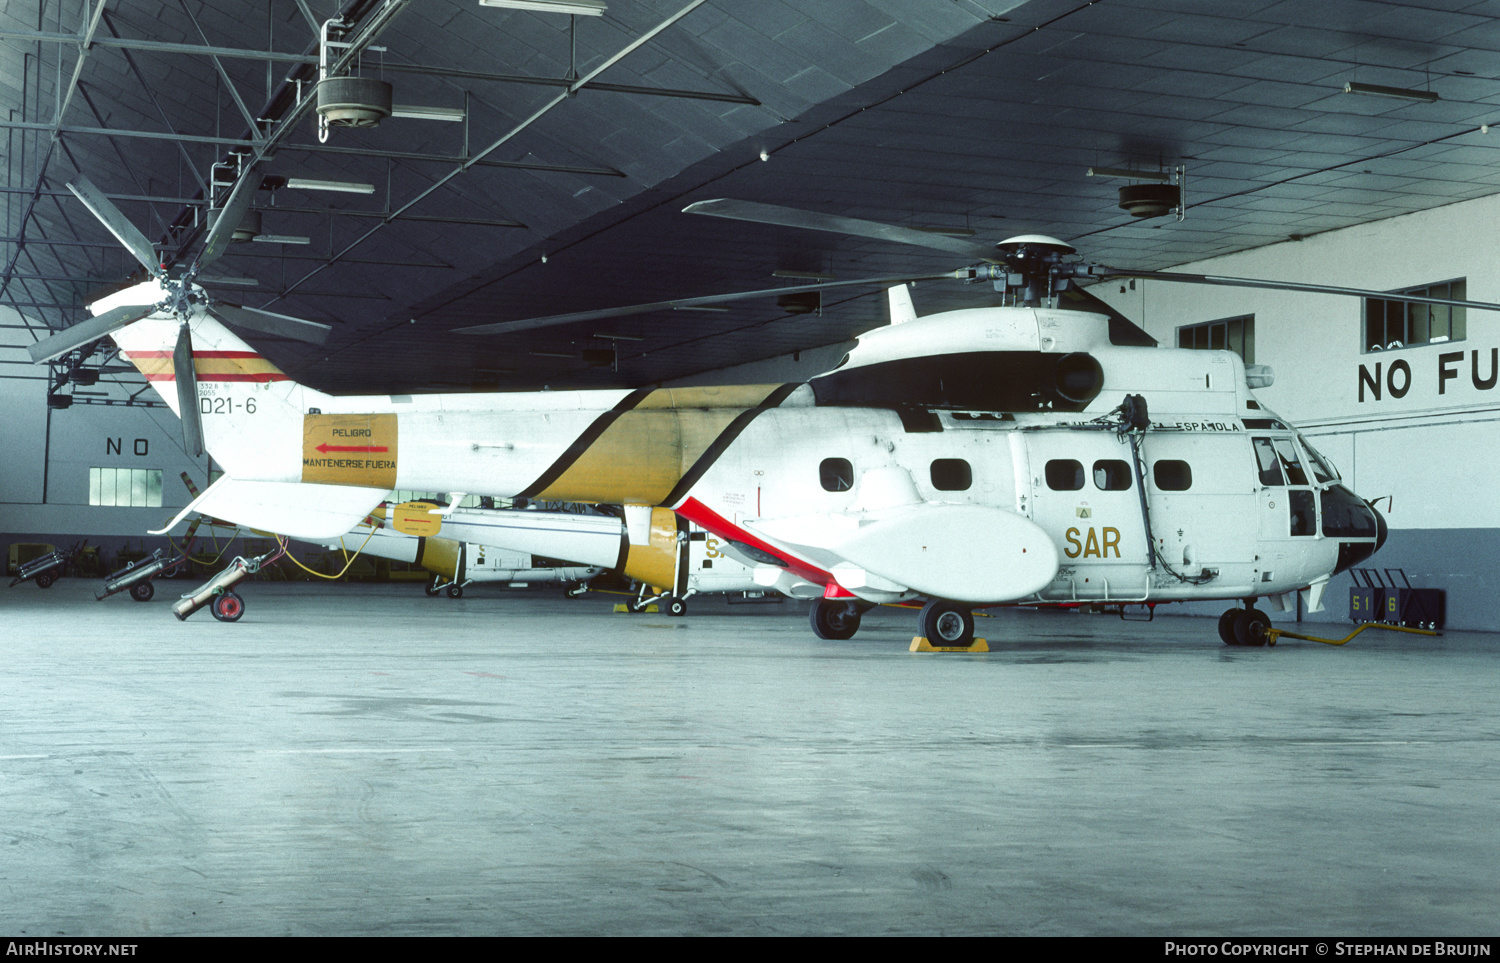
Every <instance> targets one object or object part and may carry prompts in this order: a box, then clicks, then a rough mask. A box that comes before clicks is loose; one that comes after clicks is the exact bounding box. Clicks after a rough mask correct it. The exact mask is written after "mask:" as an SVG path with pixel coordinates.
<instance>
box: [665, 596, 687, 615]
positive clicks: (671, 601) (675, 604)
mask: <svg viewBox="0 0 1500 963" xmlns="http://www.w3.org/2000/svg"><path fill="white" fill-rule="evenodd" d="M661 603H662V605H663V606H665V607H666V610H667V614H668V615H686V614H687V602H685V601H683V600H682V599H680V598H678V597H677V596H675V595H668V596H667V597H666V598H664V599H662V600H661Z"/></svg>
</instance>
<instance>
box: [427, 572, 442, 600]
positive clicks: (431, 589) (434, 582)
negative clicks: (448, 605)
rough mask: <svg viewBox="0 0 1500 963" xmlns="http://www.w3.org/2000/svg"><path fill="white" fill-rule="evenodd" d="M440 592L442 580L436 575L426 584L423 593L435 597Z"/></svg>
mask: <svg viewBox="0 0 1500 963" xmlns="http://www.w3.org/2000/svg"><path fill="white" fill-rule="evenodd" d="M442 590H443V583H442V580H441V579H439V578H438V577H437V576H436V575H434V576H433V577H432V579H431V580H430V581H429V582H428V583H427V587H426V588H425V589H424V591H425V592H426V593H427V594H428V595H430V596H435V595H437V594H438V593H439V592H441V591H442Z"/></svg>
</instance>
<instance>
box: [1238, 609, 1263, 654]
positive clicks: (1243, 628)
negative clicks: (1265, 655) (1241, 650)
mask: <svg viewBox="0 0 1500 963" xmlns="http://www.w3.org/2000/svg"><path fill="white" fill-rule="evenodd" d="M1270 627H1271V617H1270V616H1269V615H1267V614H1266V613H1264V612H1262V611H1260V610H1259V609H1245V610H1244V611H1243V612H1241V613H1240V614H1239V615H1237V616H1235V620H1234V639H1235V643H1236V644H1238V645H1265V644H1266V629H1269V628H1270Z"/></svg>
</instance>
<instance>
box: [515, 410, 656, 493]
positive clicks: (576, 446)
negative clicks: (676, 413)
mask: <svg viewBox="0 0 1500 963" xmlns="http://www.w3.org/2000/svg"><path fill="white" fill-rule="evenodd" d="M655 390H657V389H655V388H637V389H636V390H634V391H632V392H631V393H630V394H628V395H626V396H625V397H624V398H621V399H620V403H619V404H617V405H615V406H614V407H613V408H611V409H609V410H608V411H606V412H605V413H604V414H602V415H600V416H599V417H598V418H595V419H594V423H593V424H592V425H589V426H588V428H587V429H586V430H585V431H584V432H583V434H581V435H579V436H578V437H577V438H575V439H573V444H571V445H569V446H568V449H567V451H564V452H563V453H562V454H561V455H559V456H558V459H557V461H555V462H553V463H552V467H551V468H548V469H547V470H546V471H544V472H542V473H541V475H540V476H538V477H537V480H536V481H534V482H532V483H531V484H530V485H528V486H527V487H526V490H525V491H522V492H518V493H516V497H517V498H535V497H536V496H537V495H538V494H539V493H541V492H544V491H546V490H547V488H548V487H549V486H550V485H551V484H552V483H553V482H555V481H557V480H558V479H559V478H561V477H562V474H563V472H565V471H567V470H568V469H569V468H572V467H573V463H574V462H575V461H577V460H578V458H579V456H580V455H582V454H583V453H584V452H586V451H588V450H589V446H590V445H592V444H593V443H594V442H596V441H598V440H599V436H600V435H602V434H604V432H605V430H606V429H608V428H609V426H610V425H612V424H614V423H615V419H616V418H619V417H620V416H621V415H623V414H624V413H625V412H627V411H629V410H630V409H632V408H634V407H635V406H636V405H638V404H640V403H641V402H642V401H645V400H646V396H647V395H649V394H651V392H653V391H655Z"/></svg>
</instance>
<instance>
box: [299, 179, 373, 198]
mask: <svg viewBox="0 0 1500 963" xmlns="http://www.w3.org/2000/svg"><path fill="white" fill-rule="evenodd" d="M286 186H287V187H290V188H292V189H293V190H299V191H341V192H342V193H345V194H373V193H375V185H374V184H360V183H357V182H355V181H320V180H317V179H316V178H312V177H288V178H287V179H286Z"/></svg>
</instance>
